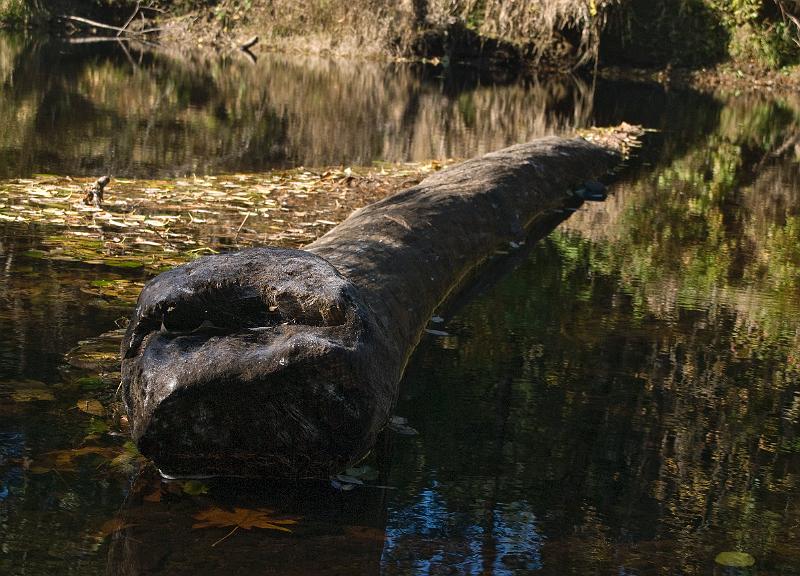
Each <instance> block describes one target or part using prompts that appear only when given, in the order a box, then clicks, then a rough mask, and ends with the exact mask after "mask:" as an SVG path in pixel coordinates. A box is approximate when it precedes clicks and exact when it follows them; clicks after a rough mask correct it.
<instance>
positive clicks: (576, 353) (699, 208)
mask: <svg viewBox="0 0 800 576" xmlns="http://www.w3.org/2000/svg"><path fill="white" fill-rule="evenodd" d="M20 42H21V41H19V40H13V39H0V43H5V44H2V45H3V46H4V48H3V50H0V79H2V83H1V84H0V101H2V102H3V104H2V106H0V114H2V115H3V119H2V125H3V126H4V127H5V128H7V129H5V130H4V132H3V133H2V134H0V140H2V144H0V150H1V151H0V174H2V175H3V176H6V177H19V176H28V175H30V174H33V173H37V172H58V173H62V174H72V175H80V174H94V173H96V172H97V171H101V169H106V168H109V169H113V170H114V171H115V173H117V174H124V175H127V176H137V175H143V174H147V175H170V174H180V175H184V174H187V173H188V174H191V173H192V172H195V171H196V172H200V173H204V172H207V171H234V170H236V171H240V170H257V169H265V168H268V167H270V166H290V165H297V164H307V165H325V164H329V163H341V164H344V165H349V164H353V165H356V164H359V163H364V162H370V161H373V160H389V161H394V160H421V159H430V158H431V157H436V158H444V157H449V156H467V155H471V154H474V153H477V152H480V151H483V150H486V149H490V148H494V147H499V146H502V145H505V144H508V143H511V142H514V141H517V140H523V139H525V138H529V137H533V136H536V135H541V134H545V133H550V132H559V131H562V130H565V129H568V128H570V127H574V126H580V125H585V124H589V123H597V124H607V123H615V122H618V121H620V120H627V121H629V122H640V123H643V124H645V125H647V126H650V127H653V128H658V129H660V130H661V132H659V133H657V134H655V135H653V136H652V138H651V140H650V142H649V146H648V148H647V149H646V151H645V153H644V154H643V157H642V158H641V160H640V163H639V164H638V165H636V166H634V167H633V168H632V169H631V170H630V171H629V172H628V173H627V174H626V175H625V176H624V177H623V179H622V180H621V181H620V182H618V183H617V184H615V186H614V187H613V189H612V196H611V197H610V198H609V200H608V201H607V202H605V203H602V204H592V205H589V206H585V207H583V208H582V209H581V210H580V211H579V212H577V213H576V214H575V215H573V216H572V217H571V218H570V219H569V220H568V221H566V222H565V223H564V224H563V225H562V226H561V227H560V228H559V229H558V230H556V231H555V232H554V233H553V234H551V235H550V237H548V238H547V239H545V240H544V241H542V242H539V243H537V244H536V245H527V246H525V247H524V248H523V249H522V250H519V251H513V250H511V252H513V253H512V254H510V255H507V256H504V255H498V257H497V259H496V261H495V262H492V263H491V264H490V266H489V267H488V268H487V270H486V271H485V273H484V274H483V275H482V276H480V277H479V279H478V280H477V282H476V283H475V284H474V285H473V286H472V287H471V288H470V289H469V291H468V292H467V293H464V294H462V295H461V296H460V297H458V298H456V299H455V300H454V301H453V302H451V303H450V304H448V305H447V306H445V307H444V308H443V309H442V310H441V311H439V314H440V315H441V316H442V317H443V318H444V319H445V321H444V323H440V324H435V325H432V327H433V328H435V329H437V330H442V331H446V332H447V333H449V335H448V336H434V335H426V336H425V337H424V338H423V341H422V343H421V344H420V346H419V348H418V350H417V352H416V353H415V355H414V357H413V359H412V361H411V363H410V365H409V367H408V369H407V373H406V375H405V378H404V381H403V383H402V386H401V397H400V401H399V405H398V407H397V410H396V412H397V414H399V415H402V416H404V417H406V418H408V421H409V425H411V426H413V427H414V428H416V429H417V430H418V431H419V434H418V435H417V436H411V437H408V436H397V435H387V436H386V437H385V438H383V439H382V440H381V442H380V443H379V445H378V446H377V447H376V449H375V450H374V452H373V454H372V455H371V456H370V459H369V461H368V464H369V465H370V466H371V467H373V468H374V469H376V470H377V471H378V474H377V477H375V478H373V479H370V480H369V481H368V482H367V483H368V484H371V485H373V486H374V487H369V488H360V489H356V490H354V491H352V492H338V491H335V490H333V489H331V488H330V487H329V486H328V485H327V483H325V482H321V483H316V484H315V483H312V484H310V485H302V486H286V485H283V484H273V483H269V482H244V481H235V480H226V481H222V480H220V481H207V482H204V483H200V484H197V485H194V484H192V485H187V484H185V483H174V482H173V483H166V482H162V481H161V480H160V479H159V478H158V477H157V475H156V474H155V473H154V472H153V471H152V469H150V468H149V467H147V466H141V465H139V463H138V462H137V460H136V458H135V454H132V453H131V452H130V451H129V450H128V449H127V448H126V447H125V438H124V437H118V436H110V435H109V434H108V432H109V431H111V432H113V431H114V430H116V429H117V428H118V427H119V423H118V422H116V421H115V418H117V417H118V416H117V415H113V414H112V415H106V416H102V417H100V416H96V415H95V416H93V415H91V414H88V413H86V412H85V411H82V410H80V409H78V408H77V407H76V403H79V402H80V401H82V400H83V401H85V400H87V399H98V400H100V401H101V402H102V403H103V405H104V406H106V407H111V406H113V400H114V387H115V382H116V374H115V366H114V362H113V359H112V361H111V362H106V364H103V363H102V362H100V364H101V366H100V367H97V366H95V367H88V368H83V369H80V368H75V367H71V368H66V367H65V366H66V362H65V360H64V357H63V354H64V353H65V352H67V350H69V349H70V348H72V347H73V346H75V345H76V344H77V343H78V342H79V341H80V340H82V339H86V338H90V337H92V336H97V335H99V334H101V333H103V332H106V331H108V330H112V329H114V328H115V321H116V320H117V319H118V318H120V317H124V316H125V315H126V314H127V312H128V310H129V309H128V308H126V307H124V306H119V305H118V303H115V302H114V301H113V300H111V301H109V300H107V299H103V298H98V297H97V296H93V295H91V294H87V292H86V290H85V288H86V285H87V283H88V282H90V281H91V280H105V279H114V278H127V279H130V280H133V281H141V280H143V279H144V278H143V276H141V274H140V273H134V272H131V273H125V272H124V271H123V272H120V271H117V272H113V271H110V270H107V269H98V268H97V267H87V266H82V265H79V264H68V263H58V262H43V261H39V260H34V259H31V258H26V257H25V255H24V254H25V252H26V251H27V250H28V249H29V248H35V247H36V246H38V245H39V243H40V242H41V238H42V237H43V236H44V235H45V234H47V229H46V228H44V227H39V226H30V227H28V226H25V227H21V226H18V225H11V224H4V225H3V226H4V228H3V230H2V233H0V258H2V261H0V263H2V264H3V266H2V273H3V280H2V282H0V290H1V291H2V299H0V334H1V335H2V336H0V573H2V574H9V575H21V574H26V575H30V574H34V575H38V574H48V573H50V574H81V575H83V574H131V575H133V574H137V575H139V574H195V575H198V574H218V573H225V574H228V573H230V574H337V575H339V574H386V575H394V574H425V575H427V574H431V575H433V574H496V575H505V574H523V575H524V574H553V575H561V574H576V575H579V574H580V575H583V574H625V575H642V576H644V575H651V574H653V575H655V574H657V575H678V574H686V575H693V574H724V573H726V574H755V573H757V574H759V575H761V576H764V575H792V574H800V427H799V422H798V419H800V333H799V332H798V328H799V327H800V309H799V308H800V299H799V298H798V296H800V208H798V206H800V203H799V202H798V200H799V199H800V198H798V196H800V140H798V137H799V136H800V97H798V96H797V95H791V94H790V95H776V96H766V95H762V96H758V95H728V96H716V97H712V96H703V95H698V94H694V93H691V92H682V91H674V90H665V89H662V88H661V87H658V86H644V85H634V84H623V83H600V84H598V85H597V87H596V90H595V91H594V92H592V90H591V85H590V84H589V83H586V82H584V81H580V80H575V81H572V80H569V81H554V82H547V81H541V82H530V81H528V82H521V81H512V80H509V79H506V80H504V81H503V82H497V81H496V80H497V79H494V81H493V80H492V79H486V78H479V77H475V76H473V77H469V76H466V77H465V76H458V75H455V74H456V73H452V74H450V75H448V74H447V73H444V74H443V72H442V71H441V70H437V69H424V68H418V67H403V66H382V65H378V64H370V63H359V64H357V65H353V64H347V63H343V62H338V63H331V62H327V61H324V60H319V59H312V60H302V59H297V58H288V57H279V56H274V57H266V58H262V59H261V60H260V61H259V62H258V63H257V64H256V65H251V64H248V63H246V62H231V63H229V64H225V65H223V64H202V63H183V62H181V61H179V60H177V59H170V58H167V57H164V56H157V55H153V54H143V55H141V59H140V55H139V54H138V53H135V52H134V53H132V54H130V56H131V59H132V60H133V63H132V62H131V61H130V60H128V57H127V56H126V55H125V53H124V52H122V51H121V50H120V49H119V48H118V47H115V46H108V47H104V48H101V49H99V48H96V47H94V48H91V49H90V48H87V47H85V46H84V47H78V48H77V49H75V48H74V47H73V48H70V47H63V46H61V47H59V46H53V45H42V44H34V45H33V47H31V46H30V45H25V44H24V43H20ZM264 119H267V120H264ZM106 348H108V346H106ZM110 348H111V349H112V350H113V338H111V347H110ZM98 373H99V377H98ZM31 381H34V382H31ZM26 394H27V395H28V397H26V396H25V395H26ZM48 394H49V396H48ZM31 395H33V396H36V395H38V396H36V397H38V398H39V399H38V400H35V399H34V400H31V398H30V396H31ZM104 426H106V427H107V430H106V429H104V428H103V427H104ZM80 447H83V448H80ZM87 447H89V448H90V449H89V450H87V449H86V448H87ZM81 449H82V450H83V452H80V450H81ZM385 487H388V488H385ZM235 507H239V508H243V509H249V510H255V509H259V510H260V509H268V510H269V511H268V512H266V511H262V512H261V514H262V515H263V516H262V517H261V519H262V520H263V519H264V518H277V519H287V518H289V519H296V520H297V522H298V523H297V524H296V525H292V526H291V528H292V530H293V532H292V533H291V534H288V533H284V532H278V531H275V530H269V529H265V528H257V527H255V528H252V529H250V530H247V529H244V528H243V527H242V528H238V529H235V530H234V528H235V523H231V522H230V521H229V522H228V523H227V524H226V523H225V520H226V517H219V516H217V519H218V520H220V522H219V526H218V527H207V528H202V527H197V528H193V527H192V526H193V525H195V524H198V523H200V520H199V519H198V518H196V516H198V515H200V514H201V513H203V512H204V511H208V510H214V509H215V508H219V509H223V510H225V511H228V512H230V513H232V512H233V510H234V508H235ZM228 520H230V519H229V518H228ZM231 531H233V533H231ZM229 533H230V534H229ZM228 534H229V536H228V537H227V538H226V535H228ZM725 551H740V552H744V553H747V554H750V555H752V557H753V558H754V559H755V561H756V564H755V567H754V568H753V569H738V570H737V569H730V570H728V571H726V570H725V569H724V568H723V567H722V566H720V565H716V564H715V562H714V559H715V557H716V556H717V554H719V553H720V552H725Z"/></svg>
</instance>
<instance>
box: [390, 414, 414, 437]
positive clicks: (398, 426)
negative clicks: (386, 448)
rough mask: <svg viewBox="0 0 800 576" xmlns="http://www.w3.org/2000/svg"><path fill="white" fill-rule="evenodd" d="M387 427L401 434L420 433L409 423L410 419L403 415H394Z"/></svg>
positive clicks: (411, 434) (412, 434)
mask: <svg viewBox="0 0 800 576" xmlns="http://www.w3.org/2000/svg"><path fill="white" fill-rule="evenodd" d="M386 427H387V428H388V429H389V430H391V431H392V432H394V433H396V434H400V435H401V436H416V435H417V434H419V432H417V431H416V430H415V429H414V428H412V427H411V426H409V425H408V420H407V419H405V418H403V417H402V416H392V417H391V419H390V420H389V424H387V426H386Z"/></svg>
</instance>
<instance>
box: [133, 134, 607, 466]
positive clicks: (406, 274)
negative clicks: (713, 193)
mask: <svg viewBox="0 0 800 576" xmlns="http://www.w3.org/2000/svg"><path fill="white" fill-rule="evenodd" d="M619 161H620V157H619V155H618V154H617V153H616V152H613V151H611V150H608V149H605V148H601V147H599V146H596V145H593V144H590V143H588V142H586V141H584V140H581V139H562V138H544V139H541V140H537V141H534V142H531V143H528V144H522V145H518V146H512V147H510V148H506V149H505V150H501V151H499V152H494V153H491V154H487V155H485V156H483V157H481V158H477V159H473V160H470V161H467V162H464V163H463V164H460V165H457V166H454V167H452V168H449V169H446V170H443V171H441V172H439V173H437V174H435V175H433V176H430V177H428V178H427V179H425V180H424V181H422V182H421V183H420V184H418V185H417V186H414V187H413V188H409V189H407V190H404V191H402V192H400V193H398V194H395V195H393V196H391V197H388V198H386V199H384V200H381V201H379V202H376V203H375V204H372V205H370V206H367V207H365V208H362V209H361V210H358V211H357V212H355V213H354V214H352V215H351V216H350V217H349V218H348V219H347V220H345V221H344V222H343V223H342V224H340V225H339V226H337V227H336V228H334V229H333V230H331V231H330V232H328V233H327V234H326V235H324V236H323V237H321V238H320V239H318V240H317V241H316V242H313V243H312V244H310V245H308V246H307V247H306V248H305V250H287V249H278V248H257V249H251V250H245V251H242V252H238V253H233V254H224V255H219V256H210V257H206V258H202V259H200V260H197V261H195V262H192V263H190V264H187V265H185V266H181V267H179V268H176V269H174V270H171V271H169V272H166V273H164V274H162V275H160V276H158V277H156V278H155V279H153V280H152V281H151V282H150V283H149V284H148V285H147V286H146V287H145V288H144V290H143V291H142V294H141V296H140V298H139V302H138V305H137V307H136V311H135V314H134V317H133V320H132V321H131V323H130V326H129V328H128V330H127V333H126V336H125V339H124V341H123V345H122V355H123V362H122V378H123V386H124V397H125V402H126V404H127V408H128V412H129V418H130V422H131V425H132V433H133V437H134V439H135V440H136V441H137V443H138V445H139V449H140V450H141V451H142V453H143V454H145V455H146V456H148V457H150V458H152V459H153V460H154V461H155V462H156V464H157V465H158V466H159V468H160V469H161V470H162V472H163V473H165V474H168V475H204V474H221V475H238V474H244V475H250V474H267V475H278V476H316V475H326V474H329V473H330V472H332V471H336V470H338V469H340V468H342V467H344V466H346V465H347V464H349V463H352V462H354V461H356V460H358V459H359V458H361V457H362V456H363V455H364V454H366V452H367V451H368V450H369V449H370V447H371V446H372V445H373V443H374V442H375V439H376V436H377V434H378V433H379V432H380V430H381V429H382V428H383V427H384V426H385V425H386V423H387V421H388V419H389V417H390V414H391V410H392V407H393V406H394V403H395V400H396V397H397V390H398V383H399V381H400V377H401V375H402V372H403V369H404V367H405V364H406V362H407V360H408V358H409V356H410V354H411V352H412V350H413V349H414V347H415V346H416V344H417V342H418V340H419V337H420V334H421V333H422V330H423V329H424V327H425V325H426V323H427V322H428V320H429V318H430V316H431V314H432V312H433V311H434V309H435V308H436V307H437V306H438V305H439V304H440V303H441V302H442V300H443V299H444V298H446V296H447V295H448V293H449V292H450V291H451V290H452V289H453V287H454V286H456V285H457V284H458V283H459V282H460V281H461V279H462V278H463V277H464V275H465V274H466V273H467V272H469V271H470V270H471V269H472V268H474V267H475V266H476V265H478V264H480V263H481V262H482V261H483V260H484V259H486V258H487V257H489V256H490V255H492V254H493V252H494V251H495V250H496V248H497V247H498V246H499V245H503V244H507V243H508V242H509V241H513V240H519V239H521V238H523V237H524V235H525V231H526V230H527V229H528V228H529V227H530V226H531V225H532V224H534V223H535V222H537V221H539V220H541V219H542V218H544V217H545V216H546V215H547V214H550V213H552V212H553V211H554V210H557V209H560V208H562V207H564V205H565V204H566V203H567V202H569V201H570V198H573V197H572V196H571V195H570V191H571V190H574V189H576V188H577V187H579V186H580V185H581V184H582V183H583V182H584V181H585V180H587V179H592V178H597V177H599V176H602V175H603V174H605V173H606V172H608V171H609V170H610V169H612V168H613V167H614V166H615V165H616V164H617V163H618V162H619ZM573 201H574V200H573Z"/></svg>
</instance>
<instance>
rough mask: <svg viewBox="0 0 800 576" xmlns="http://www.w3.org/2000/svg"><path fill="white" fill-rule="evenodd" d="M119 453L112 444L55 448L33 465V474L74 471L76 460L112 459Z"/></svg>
mask: <svg viewBox="0 0 800 576" xmlns="http://www.w3.org/2000/svg"><path fill="white" fill-rule="evenodd" d="M118 454H119V448H116V447H110V446H84V447H82V448H75V449H73V450H54V451H52V452H47V453H45V454H43V455H42V458H41V460H39V461H37V462H36V464H35V465H34V466H31V468H30V471H31V473H33V474H45V473H47V472H51V471H53V470H57V471H59V472H72V471H74V470H75V467H76V465H77V463H76V460H77V459H79V458H83V457H86V456H97V457H100V458H103V459H107V460H108V459H111V458H114V457H115V456H116V455H118Z"/></svg>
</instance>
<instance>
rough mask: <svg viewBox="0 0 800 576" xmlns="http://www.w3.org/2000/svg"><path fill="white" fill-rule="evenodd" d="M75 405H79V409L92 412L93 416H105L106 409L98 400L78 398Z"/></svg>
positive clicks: (88, 412)
mask: <svg viewBox="0 0 800 576" xmlns="http://www.w3.org/2000/svg"><path fill="white" fill-rule="evenodd" d="M75 406H77V407H78V409H79V410H81V411H82V412H86V413H87V414H91V415H92V416H105V415H106V409H105V408H103V405H102V404H100V402H98V401H97V400H90V399H84V400H78V401H77V402H76V403H75Z"/></svg>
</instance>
